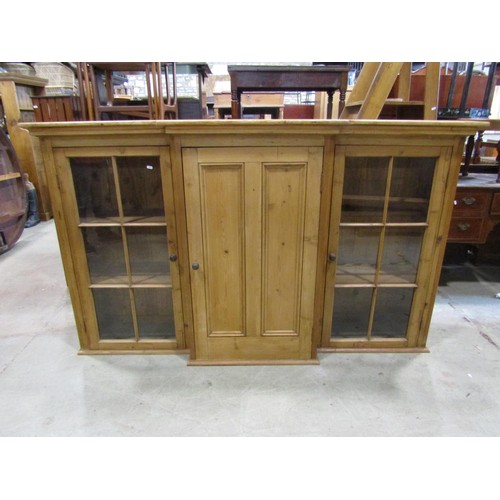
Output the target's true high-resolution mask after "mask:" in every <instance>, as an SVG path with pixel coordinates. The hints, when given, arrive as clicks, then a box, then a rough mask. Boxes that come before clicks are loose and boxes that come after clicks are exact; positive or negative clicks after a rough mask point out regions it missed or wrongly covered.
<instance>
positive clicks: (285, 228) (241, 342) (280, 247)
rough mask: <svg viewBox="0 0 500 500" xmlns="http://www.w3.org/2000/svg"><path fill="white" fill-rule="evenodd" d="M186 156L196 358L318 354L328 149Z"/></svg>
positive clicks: (215, 151) (212, 152) (194, 151)
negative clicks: (316, 315)
mask: <svg viewBox="0 0 500 500" xmlns="http://www.w3.org/2000/svg"><path fill="white" fill-rule="evenodd" d="M183 154H184V167H185V168H184V176H185V184H186V204H187V208H188V211H187V216H188V218H187V225H188V240H189V253H190V260H191V263H192V264H193V263H195V262H196V263H198V264H199V266H200V268H199V269H198V270H193V271H192V273H191V275H192V289H193V305H194V317H195V344H196V358H197V359H220V360H224V359H227V357H230V358H231V357H234V356H236V357H237V358H238V359H242V357H246V358H249V359H260V357H263V358H264V359H266V358H269V357H270V356H272V357H285V358H287V357H296V358H298V359H309V358H310V357H311V335H312V318H313V309H314V302H313V301H314V299H313V297H314V293H313V290H314V276H315V266H316V252H317V238H318V235H317V233H318V221H319V199H320V198H319V188H320V178H321V159H322V150H321V149H319V148H274V147H272V148H251V149H246V148H230V149H229V148H227V149H222V148H219V149H203V148H202V149H194V148H187V149H185V150H184V152H183ZM245 159H247V161H244V160H245ZM314 193H316V196H314ZM306 195H309V196H308V197H306ZM259 235H260V236H259ZM247 292H248V293H247ZM205 304H207V306H206V307H204V305H205ZM223 337H225V338H226V339H224V338H223ZM299 337H300V340H301V339H302V337H304V341H303V342H301V341H300V340H299ZM266 339H267V340H266ZM259 346H260V347H259ZM278 351H279V352H278Z"/></svg>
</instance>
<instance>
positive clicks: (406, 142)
mask: <svg viewBox="0 0 500 500" xmlns="http://www.w3.org/2000/svg"><path fill="white" fill-rule="evenodd" d="M26 128H28V129H29V130H30V132H31V133H32V134H33V135H35V136H37V137H39V138H40V140H41V144H42V151H43V157H44V161H45V165H46V167H47V171H48V178H49V184H50V190H51V195H52V199H53V201H54V204H55V219H56V227H57V231H58V236H59V241H60V246H61V252H62V257H63V263H64V268H65V273H66V278H67V282H68V286H69V291H70V294H71V299H72V303H73V307H74V312H75V318H76V325H77V329H78V334H79V338H80V343H81V352H82V353H125V352H141V353H146V352H154V353H187V352H189V353H190V364H252V363H276V364H278V363H281V364H284V363H285V364H291V363H316V362H317V352H318V351H321V352H328V351H338V350H349V351H353V350H354V351H391V352H423V351H426V338H427V334H428V329H429V323H430V320H431V315H432V309H433V304H434V299H435V295H436V291H437V285H438V280H439V274H440V270H441V264H442V259H443V255H444V250H445V246H446V241H447V236H448V230H449V225H450V219H451V213H452V209H453V200H454V196H455V190H456V179H457V178H458V172H459V168H460V160H461V157H462V153H463V146H464V139H465V137H467V136H468V135H470V134H471V133H473V132H474V131H476V130H477V124H476V123H469V122H459V121H457V122H438V121H414V122H411V121H398V122H395V121H383V120H372V121H363V120H355V121H349V120H318V121H316V120H290V121H288V120H286V121H283V120H200V121H189V122H187V121H140V122H139V121H131V122H109V121H107V122H80V123H79V124H78V123H54V124H49V123H38V124H26Z"/></svg>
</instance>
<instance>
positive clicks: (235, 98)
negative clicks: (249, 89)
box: [231, 89, 241, 119]
mask: <svg viewBox="0 0 500 500" xmlns="http://www.w3.org/2000/svg"><path fill="white" fill-rule="evenodd" d="M231 116H232V118H233V119H240V118H241V92H238V90H233V89H231Z"/></svg>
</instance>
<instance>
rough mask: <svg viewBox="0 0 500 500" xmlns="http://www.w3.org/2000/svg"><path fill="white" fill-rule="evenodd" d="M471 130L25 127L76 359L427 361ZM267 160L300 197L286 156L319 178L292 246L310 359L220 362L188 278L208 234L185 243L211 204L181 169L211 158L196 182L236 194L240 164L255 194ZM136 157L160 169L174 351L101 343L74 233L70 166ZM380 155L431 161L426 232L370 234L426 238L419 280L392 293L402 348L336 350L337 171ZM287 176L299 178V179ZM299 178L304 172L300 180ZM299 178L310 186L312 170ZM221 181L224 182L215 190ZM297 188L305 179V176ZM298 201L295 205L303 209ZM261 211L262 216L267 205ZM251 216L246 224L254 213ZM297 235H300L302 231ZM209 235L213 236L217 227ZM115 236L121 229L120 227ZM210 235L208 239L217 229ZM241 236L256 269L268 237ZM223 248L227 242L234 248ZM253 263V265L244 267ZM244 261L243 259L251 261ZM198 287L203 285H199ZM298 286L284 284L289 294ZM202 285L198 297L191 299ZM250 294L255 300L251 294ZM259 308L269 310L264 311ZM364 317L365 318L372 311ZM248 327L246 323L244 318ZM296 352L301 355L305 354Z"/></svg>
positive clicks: (252, 123) (374, 344)
mask: <svg viewBox="0 0 500 500" xmlns="http://www.w3.org/2000/svg"><path fill="white" fill-rule="evenodd" d="M484 126H485V127H486V126H487V124H484ZM477 127H478V124H477V123H475V122H452V123H443V122H434V121H419V122H409V121H408V122H404V121H398V122H397V123H396V122H393V121H392V122H391V121H364V120H359V121H355V122H351V121H346V120H332V121H307V122H305V121H298V120H297V121H286V122H285V121H281V120H272V121H260V120H241V121H240V120H237V121H217V122H214V121H192V122H184V123H182V122H172V121H168V122H166V121H147V122H137V121H134V122H94V123H90V122H81V123H80V124H76V123H73V124H71V123H67V124H63V123H61V124H48V123H44V124H42V123H41V124H26V128H28V129H29V130H30V131H31V133H32V134H33V135H36V136H37V137H39V138H40V140H41V144H42V151H43V157H44V161H45V164H46V166H47V171H48V176H49V178H50V181H51V182H50V190H51V194H52V199H53V203H54V206H55V219H56V226H57V230H58V235H59V240H60V245H61V252H62V256H63V262H64V267H65V272H66V277H67V281H68V286H69V290H70V294H71V298H72V302H73V307H74V310H75V319H76V325H77V329H78V332H79V336H80V344H81V352H82V353H129V352H141V353H146V352H150V353H180V352H181V353H186V352H189V353H190V359H191V361H190V364H226V365H227V364H261V363H276V364H295V363H314V362H317V359H316V356H317V352H318V351H320V352H328V351H361V352H387V351H389V352H423V351H425V350H426V338H427V334H428V329H429V324H430V319H431V315H432V306H433V303H434V299H435V295H436V292H437V284H438V280H439V273H440V267H441V263H442V259H443V255H444V248H445V244H446V236H447V232H448V228H449V223H450V218H451V211H452V208H453V198H454V194H455V189H456V180H457V178H458V171H459V167H460V159H461V156H462V152H463V144H464V139H465V138H466V137H467V136H468V135H470V133H471V132H473V131H475V130H477ZM271 150H272V151H276V152H278V156H277V157H276V158H278V159H279V158H281V159H282V160H283V161H285V162H289V165H290V167H286V166H281V167H279V168H281V169H283V170H282V172H283V176H282V178H283V179H288V181H284V182H292V184H293V182H296V184H295V185H296V186H299V185H300V183H301V182H303V181H302V180H301V179H302V177H301V175H302V174H300V175H299V173H298V172H299V170H294V169H295V168H298V167H294V166H293V165H302V164H303V162H304V161H306V162H307V161H309V160H307V156H299V157H297V156H294V155H295V153H293V151H299V150H300V151H304V152H307V151H309V153H308V154H311V153H312V152H314V155H315V158H318V159H319V165H320V166H319V168H320V170H321V172H319V173H320V177H318V181H317V183H316V187H315V188H311V187H308V188H307V190H306V191H301V192H303V193H305V196H306V197H307V198H308V199H311V200H314V205H315V207H316V208H315V209H314V210H316V211H317V214H318V216H317V217H318V219H317V222H314V224H313V225H312V226H311V228H313V227H314V230H313V231H312V232H309V233H307V234H306V233H305V236H300V241H302V238H304V239H303V241H305V242H306V243H307V242H309V241H311V242H314V251H313V253H312V254H310V256H309V257H307V258H306V259H305V260H304V261H303V262H302V261H301V262H302V263H301V264H300V266H305V267H304V270H305V271H304V272H305V273H306V274H305V275H307V276H309V277H311V276H312V283H313V286H312V288H309V289H308V290H309V291H308V292H307V294H306V296H303V297H302V298H301V301H305V302H304V303H308V304H309V305H308V306H307V309H305V310H304V312H303V313H302V317H303V321H304V325H307V327H306V330H307V332H306V337H304V338H305V339H306V340H305V342H306V344H307V350H308V354H307V355H306V356H304V355H303V354H301V355H297V353H296V352H295V351H294V352H291V351H290V352H291V353H290V354H289V355H286V353H284V352H282V351H279V352H278V351H275V353H274V354H273V351H272V350H271V351H267V354H264V352H263V351H262V352H261V351H260V350H259V349H260V347H262V346H263V344H260V343H259V341H257V342H256V343H255V344H254V345H253V346H252V348H251V349H249V351H248V352H246V353H245V351H243V352H242V353H241V352H240V353H238V354H236V353H235V351H234V349H233V347H231V345H233V344H234V343H233V344H228V346H229V349H227V348H224V349H222V351H217V350H215V351H210V349H208V350H207V349H206V348H205V349H202V348H201V344H202V343H203V342H205V341H204V340H203V337H202V336H200V335H204V334H203V331H204V330H203V327H201V326H200V322H199V312H196V311H199V310H200V308H201V310H203V308H205V307H207V304H208V303H207V298H206V295H204V298H203V297H201V296H200V293H201V291H202V290H205V291H204V292H203V293H204V294H205V293H206V290H207V288H206V286H208V285H207V284H206V281H205V276H204V272H203V271H204V268H203V265H205V264H203V262H202V261H199V262H200V263H201V268H200V271H199V272H198V271H194V270H193V268H192V265H193V263H194V262H195V261H196V260H197V259H199V258H201V257H200V255H202V254H201V253H200V250H199V249H198V250H196V249H195V246H196V245H198V246H197V247H196V248H202V247H200V245H205V244H206V243H207V241H208V239H209V235H208V234H207V233H206V231H207V227H209V226H203V227H204V229H203V230H202V228H199V230H198V234H199V235H201V236H200V237H199V238H198V240H199V242H198V243H196V245H195V244H194V239H193V238H194V235H195V232H196V231H197V230H196V225H195V224H194V222H193V221H195V220H196V218H197V217H198V214H199V213H200V210H205V209H206V207H209V206H210V204H209V205H207V203H208V202H207V200H206V199H204V198H202V199H201V203H202V204H204V205H203V206H202V205H200V206H199V207H198V208H196V206H195V205H193V203H194V202H193V200H194V198H193V196H195V197H196V196H199V194H197V193H200V191H199V190H200V189H202V184H201V185H200V178H199V176H200V173H202V172H203V171H202V170H189V169H192V168H194V167H189V161H191V160H188V157H190V155H191V156H192V155H193V154H194V155H196V156H197V155H198V152H203V151H205V152H206V153H207V154H208V156H206V154H205V153H203V154H204V155H205V156H202V157H200V158H201V161H202V164H204V165H208V167H203V168H205V170H204V171H205V172H208V170H206V169H207V168H211V167H210V165H227V167H224V168H223V169H222V170H220V172H226V171H227V172H230V173H232V174H231V178H232V179H233V180H234V181H235V182H236V183H237V184H238V183H240V184H238V185H240V186H241V185H243V184H241V182H243V180H244V179H245V177H241V176H240V174H238V175H239V176H240V177H238V179H240V180H236V177H234V175H233V174H234V173H235V172H236V171H237V169H239V168H240V167H237V166H235V165H237V164H239V163H238V162H241V161H244V162H247V163H248V165H253V166H252V167H251V170H248V172H247V171H246V170H240V172H241V173H242V174H243V175H244V176H247V177H248V178H247V181H248V182H250V184H249V186H251V185H253V184H252V183H256V184H255V186H258V185H260V182H261V181H260V180H259V178H260V177H261V176H262V175H263V172H264V170H263V167H261V166H260V163H259V162H260V161H264V163H265V162H269V161H271V160H270V159H269V158H268V156H266V155H267V154H268V153H266V151H271ZM279 151H282V153H279ZM144 154H147V155H148V156H150V155H159V156H160V157H161V158H162V190H163V195H164V200H165V213H166V215H167V219H168V220H167V224H168V226H169V228H170V229H171V231H169V233H168V234H169V241H168V245H169V253H170V255H172V254H175V255H177V257H178V259H177V260H176V261H175V264H174V265H173V267H172V269H173V274H172V279H173V283H174V282H175V283H174V288H175V297H176V298H175V301H174V302H175V304H174V305H175V311H176V313H175V314H176V323H175V324H176V340H175V341H163V342H160V341H138V340H137V336H136V338H135V339H134V340H133V341H125V340H119V341H118V340H107V341H103V340H102V339H99V336H98V325H97V321H96V313H95V305H94V303H93V300H92V296H91V293H90V292H89V290H90V288H89V278H88V264H87V257H86V253H85V247H84V243H83V241H82V235H81V229H80V228H81V227H82V223H81V221H79V220H78V211H77V207H76V202H75V191H74V183H73V179H72V177H71V171H70V169H69V168H68V165H69V160H70V159H71V158H73V157H82V156H84V157H85V156H88V157H96V158H97V157H102V156H103V155H104V156H111V157H114V156H116V157H119V156H127V155H144ZM273 154H275V153H273ZM301 154H302V153H301ZM235 155H236V156H235ZM381 156H383V157H389V158H399V157H403V158H414V159H418V158H422V157H423V158H433V159H435V166H434V169H433V177H432V179H430V180H429V181H430V182H431V183H432V190H431V192H430V193H431V194H430V197H429V204H428V210H427V216H426V217H427V218H426V219H425V221H419V222H418V223H388V222H387V220H386V219H384V222H383V224H378V226H380V227H408V226H410V227H414V228H420V229H421V230H422V231H423V232H424V234H425V237H424V244H423V247H422V252H421V255H420V258H419V260H418V262H419V264H418V273H417V274H416V277H415V280H416V281H415V283H414V284H410V285H404V284H399V285H398V284H396V285H394V286H395V287H396V288H397V287H407V288H408V287H409V288H412V290H413V289H414V290H415V298H414V301H413V305H412V308H411V315H410V319H409V327H408V330H407V334H406V336H405V337H404V338H379V339H375V338H373V339H371V338H370V337H368V338H367V339H366V340H364V341H363V340H360V339H347V340H332V339H331V338H330V334H329V331H330V324H331V320H332V310H333V304H334V302H333V300H334V287H335V283H336V281H335V279H336V278H335V267H336V264H335V263H333V265H332V263H330V262H329V261H328V256H329V254H330V253H332V252H335V251H336V250H337V247H338V238H339V231H340V227H341V224H340V213H341V206H342V196H341V194H342V189H343V185H344V169H345V161H346V158H349V157H358V158H363V157H372V158H378V157H381ZM259 158H260V159H259ZM272 158H275V157H274V156H273V157H272ZM197 161H198V160H197ZM314 161H317V160H314ZM391 161H393V160H391ZM203 162H204V163H203ZM221 162H222V163H221ZM235 162H236V163H235ZM273 162H276V159H274V160H272V161H271V163H269V165H272V164H273ZM290 162H291V163H290ZM301 162H302V163H301ZM231 165H233V167H231ZM416 165H417V164H416ZM417 166H418V165H417ZM230 167H231V168H230ZM114 168H116V167H114ZM197 168H198V167H196V169H197ZM200 168H201V167H200ZM249 168H250V167H249ZM300 168H302V167H300ZM315 168H316V167H315ZM286 172H288V173H286ZM293 172H297V174H295V173H293ZM305 172H306V170H304V173H305ZM311 172H312V171H311ZM285 173H286V174H285ZM203 175H205V174H203ZM280 175H281V174H280ZM290 175H291V177H290ZM307 175H310V172H309V171H308V173H307ZM276 178H278V177H276ZM280 178H281V177H280ZM211 179H212V178H211ZM213 179H215V178H213ZM222 179H223V178H222V177H221V181H222ZM252 179H253V180H252ZM293 179H295V181H293ZM303 179H304V180H305V177H304V178H303ZM202 182H205V181H202ZM210 182H212V181H210ZM217 182H219V181H217ZM215 185H216V184H214V186H215ZM264 185H265V183H264ZM200 186H201V187H200ZM235 186H236V184H235ZM389 186H390V181H387V184H386V187H385V188H384V189H385V198H384V200H385V201H384V207H385V208H384V213H385V214H387V210H388V203H389V191H388V190H389ZM259 189H260V188H259ZM289 189H290V186H289ZM316 190H317V191H316ZM292 192H293V188H292ZM248 193H249V196H250V197H249V198H248V199H243V198H241V200H239V199H237V198H234V193H233V201H229V200H227V201H228V207H231V206H233V207H238V206H239V207H240V208H239V209H238V210H240V209H241V210H243V211H245V210H250V208H252V207H254V206H256V205H255V204H256V203H257V202H258V200H259V198H258V197H257V193H258V190H257V191H255V190H250V191H248ZM238 196H239V195H238ZM259 196H260V195H259ZM277 196H278V198H276V199H280V198H279V196H285V195H277ZM287 196H288V195H287ZM301 196H302V195H301ZM299 198H300V197H299ZM299 198H296V199H297V200H299ZM252 200H253V201H252ZM283 200H285V201H286V200H288V198H286V199H285V198H283ZM213 201H214V202H215V201H216V198H213ZM224 201H225V198H222V199H221V203H222V205H221V206H222V208H221V210H222V212H221V214H224V213H226V212H224V207H223V204H224ZM410 201H411V200H410ZM210 203H212V202H210ZM259 203H260V202H259ZM300 203H302V202H300ZM300 203H299V205H297V207H298V208H296V210H298V212H297V213H298V214H300V213H302V215H300V217H304V216H305V215H304V213H303V212H301V210H303V208H301V207H302V206H303V205H302V204H300ZM214 206H215V205H214ZM203 207H205V208H203ZM264 208H265V210H268V208H266V207H265V206H264ZM210 210H212V209H210ZM228 210H229V208H228ZM252 210H253V208H252ZM294 210H295V209H294ZM213 213H215V212H213ZM248 213H249V214H250V212H248ZM262 213H264V211H263V212H262ZM284 213H285V212H284ZM290 213H291V212H290ZM256 217H257V219H259V218H260V216H259V215H256ZM307 217H310V216H307ZM246 220H247V221H249V220H251V219H246ZM303 220H305V219H303ZM312 220H313V219H311V221H312ZM300 224H303V222H301V223H300ZM344 225H345V224H344ZM365 225H369V224H365ZM122 226H123V224H122ZM214 227H215V228H216V226H214ZM234 227H235V228H236V227H237V226H234ZM121 230H123V227H122V229H121ZM212 230H213V231H216V230H217V229H212ZM212 230H211V231H212ZM235 230H236V229H235ZM200 231H201V232H200ZM244 231H245V232H244V233H241V235H242V236H241V237H243V238H244V240H242V241H247V242H248V243H250V244H251V246H249V247H248V248H247V250H246V251H245V252H246V253H245V252H243V254H242V255H243V256H245V255H248V256H249V257H248V258H254V257H255V256H257V257H255V259H257V260H259V259H260V258H261V257H258V255H259V252H260V250H258V249H259V248H260V246H261V245H262V243H259V242H260V241H261V240H260V238H261V237H262V235H263V234H265V232H264V233H263V232H261V231H262V230H261V229H258V227H257V226H255V227H253V226H252V227H250V225H246V226H245V230H244ZM235 234H236V233H235ZM273 234H274V232H273ZM276 234H277V233H276ZM284 234H286V233H284ZM276 237H278V236H276ZM228 241H229V243H230V242H231V241H233V240H232V239H230V240H228ZM280 241H281V240H280ZM283 241H285V240H283ZM252 242H253V243H252ZM245 244H246V243H245ZM301 244H302V243H301ZM378 244H379V245H380V246H381V245H383V244H384V238H383V237H382V239H381V240H380V241H379V243H378ZM252 245H253V246H252ZM287 245H288V243H287ZM219 246H220V248H219V247H214V248H212V250H211V251H215V252H216V254H217V255H219V254H222V253H223V252H224V251H226V250H227V251H232V250H231V248H229V247H224V248H223V247H222V246H221V245H219ZM273 248H275V247H273ZM252 249H253V250H252ZM217 252H219V253H217ZM195 254H196V255H195ZM252 255H253V256H254V257H251V256H252ZM308 255H309V254H308ZM244 258H245V259H247V257H244ZM380 258H381V257H380V255H379V257H377V259H378V261H377V266H378V267H377V268H378V269H380V262H381V261H380ZM204 262H205V261H204ZM242 262H243V261H242ZM245 262H246V264H245V266H246V267H244V268H243V271H242V273H243V274H241V276H243V278H242V279H243V283H246V285H245V286H246V287H247V290H251V289H252V287H253V286H254V285H255V283H254V284H252V281H251V280H252V279H254V278H255V273H254V272H253V271H251V270H252V269H253V267H252V266H253V264H252V263H251V262H250V261H249V260H246V261H245ZM257 264H258V265H257ZM255 265H257V267H255V266H254V267H255V269H260V267H259V266H261V263H259V262H257V261H255ZM295 265H297V264H295ZM248 266H250V267H248ZM221 269H223V268H221ZM245 269H246V271H245ZM306 269H307V270H306ZM249 270H250V271H249ZM259 273H260V271H259ZM259 273H257V274H259ZM245 276H246V277H245ZM129 279H130V273H129ZM294 279H295V278H293V280H294ZM245 280H246V281H245ZM248 280H250V281H248ZM198 281H199V282H200V284H196V283H197V282H198ZM278 281H279V280H277V281H276V282H278ZM294 283H295V282H293V283H290V285H293V284H294ZM199 286H201V287H202V288H199ZM256 286H257V285H256ZM300 286H301V285H299V288H300ZM391 286H392V285H391ZM248 287H250V288H248ZM255 289H256V290H258V286H257V288H255ZM196 290H198V291H196ZM195 291H196V293H195ZM259 294H260V292H258V293H257V295H259ZM228 297H229V296H228ZM250 299H251V301H253V302H251V304H250V305H248V307H254V306H255V307H257V309H259V308H260V307H261V306H259V300H256V297H254V298H250ZM273 300H274V299H273ZM261 303H262V302H261ZM372 304H373V303H372ZM208 305H209V304H208ZM262 307H265V304H264V305H263V306H262ZM372 308H373V305H372ZM203 314H205V313H203ZM259 314H260V313H259ZM370 314H371V316H372V317H373V310H372V311H371V313H370ZM283 317H285V316H283ZM197 318H198V319H197ZM248 321H253V320H252V319H251V318H250V319H249V320H248ZM301 321H302V320H301ZM262 338H266V336H265V335H264V336H263V337H262ZM231 342H232V341H231ZM234 345H236V344H234ZM301 352H302V353H304V351H303V350H301ZM221 353H223V354H221Z"/></svg>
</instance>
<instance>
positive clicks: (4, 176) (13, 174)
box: [0, 172, 21, 182]
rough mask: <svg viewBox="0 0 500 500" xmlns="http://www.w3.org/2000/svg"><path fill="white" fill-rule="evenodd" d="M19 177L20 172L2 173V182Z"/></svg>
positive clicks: (0, 178)
mask: <svg viewBox="0 0 500 500" xmlns="http://www.w3.org/2000/svg"><path fill="white" fill-rule="evenodd" d="M19 177H21V174H20V172H11V173H8V174H0V182H2V181H10V180H11V179H17V178H19Z"/></svg>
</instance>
